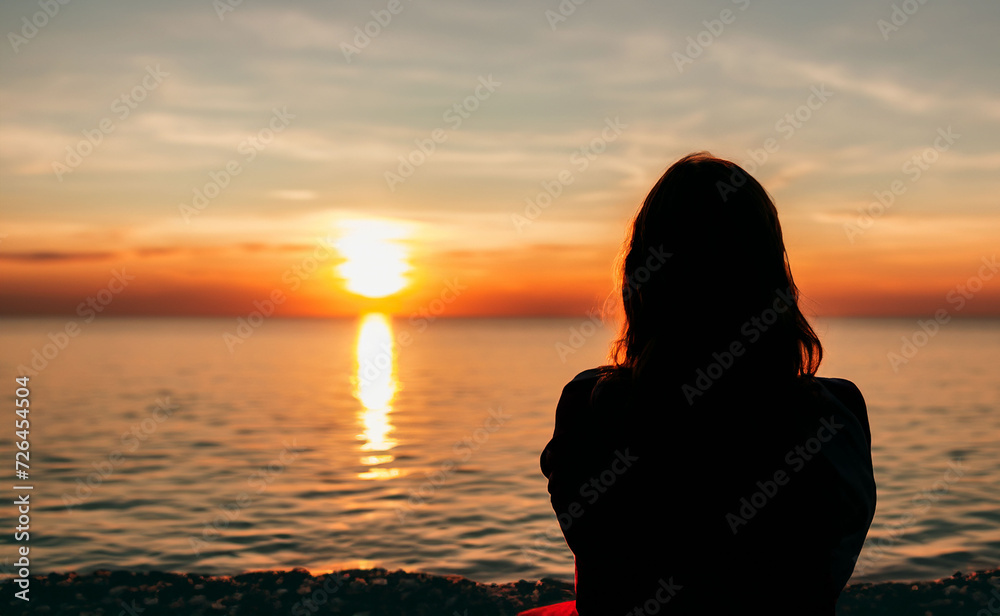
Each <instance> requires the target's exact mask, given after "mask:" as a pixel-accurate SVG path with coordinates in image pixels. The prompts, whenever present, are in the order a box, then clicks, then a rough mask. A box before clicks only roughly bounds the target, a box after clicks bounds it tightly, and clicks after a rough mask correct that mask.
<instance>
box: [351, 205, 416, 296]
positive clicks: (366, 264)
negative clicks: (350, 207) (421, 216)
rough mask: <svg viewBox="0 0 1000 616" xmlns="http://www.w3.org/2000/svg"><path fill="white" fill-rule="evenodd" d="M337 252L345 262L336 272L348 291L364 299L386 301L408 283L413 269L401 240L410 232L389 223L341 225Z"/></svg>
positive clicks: (362, 221) (383, 221) (373, 222)
mask: <svg viewBox="0 0 1000 616" xmlns="http://www.w3.org/2000/svg"><path fill="white" fill-rule="evenodd" d="M341 229H342V237H341V238H340V240H339V241H337V244H336V246H337V249H338V250H339V251H340V254H341V255H343V257H344V259H346V260H345V261H344V262H343V263H342V264H341V265H340V266H339V267H338V268H337V271H338V273H339V274H340V276H341V277H342V278H343V279H344V281H345V286H346V287H347V290H348V291H350V292H352V293H357V294H358V295H363V296H365V297H386V296H388V295H392V294H393V293H396V292H397V291H399V290H401V289H402V288H403V287H405V286H406V285H407V283H408V280H407V279H406V273H407V272H409V271H410V269H411V267H410V264H409V262H408V261H407V258H408V256H409V255H408V252H407V250H406V246H404V245H403V244H402V243H401V240H404V239H406V238H407V237H408V236H409V229H408V228H407V227H406V226H404V225H403V224H401V223H398V222H394V221H389V220H349V221H345V222H343V223H341Z"/></svg>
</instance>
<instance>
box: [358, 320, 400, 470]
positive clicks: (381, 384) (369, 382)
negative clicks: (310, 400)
mask: <svg viewBox="0 0 1000 616" xmlns="http://www.w3.org/2000/svg"><path fill="white" fill-rule="evenodd" d="M357 360H358V371H357V378H356V380H355V386H356V389H355V390H354V396H355V397H356V398H357V399H358V400H359V401H360V402H361V406H362V407H363V408H362V409H361V410H360V411H359V413H358V415H359V419H360V420H361V425H362V427H363V428H364V433H362V434H359V435H358V440H360V441H364V442H363V444H362V445H361V451H362V452H363V454H364V455H362V456H361V463H362V464H364V465H365V466H368V467H369V468H368V470H367V471H366V472H363V473H360V474H359V475H358V477H360V478H361V479H392V478H394V477H398V476H399V475H400V470H399V469H397V468H388V467H386V466H385V465H387V464H390V463H392V462H393V461H395V459H396V458H395V457H394V456H393V455H392V454H391V453H389V452H390V450H391V449H393V448H394V447H395V446H396V445H397V444H398V443H397V441H396V439H394V438H393V437H392V433H393V431H394V427H393V425H392V419H391V417H392V399H393V397H395V395H396V389H397V388H398V383H397V382H396V376H395V371H396V358H395V351H394V348H393V335H392V325H391V323H390V322H389V319H388V318H387V317H386V316H385V315H383V314H378V313H371V314H366V315H364V316H363V317H362V318H361V326H360V328H359V330H358V344H357Z"/></svg>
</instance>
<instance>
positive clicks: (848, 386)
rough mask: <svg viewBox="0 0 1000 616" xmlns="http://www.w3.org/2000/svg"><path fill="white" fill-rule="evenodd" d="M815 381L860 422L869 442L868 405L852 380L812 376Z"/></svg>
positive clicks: (826, 393)
mask: <svg viewBox="0 0 1000 616" xmlns="http://www.w3.org/2000/svg"><path fill="white" fill-rule="evenodd" d="M814 380H815V382H816V383H817V384H818V385H819V386H820V388H821V389H822V392H823V393H824V394H825V395H826V396H827V397H828V398H829V399H831V400H832V401H833V402H835V403H839V404H840V405H842V406H844V407H845V408H846V409H847V410H848V411H850V412H851V414H852V415H853V416H854V417H855V418H856V419H857V420H858V423H860V424H861V427H862V429H863V430H864V432H865V436H866V437H867V438H868V442H869V443H871V438H872V437H871V427H870V425H869V423H868V407H867V405H866V404H865V397H864V396H863V395H862V393H861V389H859V388H858V386H857V385H855V384H854V383H853V382H852V381H849V380H847V379H840V378H831V377H814Z"/></svg>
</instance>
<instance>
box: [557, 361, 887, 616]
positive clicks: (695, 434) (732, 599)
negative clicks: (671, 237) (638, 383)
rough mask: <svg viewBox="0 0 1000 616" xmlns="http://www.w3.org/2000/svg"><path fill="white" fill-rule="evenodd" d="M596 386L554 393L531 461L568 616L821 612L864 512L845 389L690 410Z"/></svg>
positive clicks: (863, 419)
mask: <svg viewBox="0 0 1000 616" xmlns="http://www.w3.org/2000/svg"><path fill="white" fill-rule="evenodd" d="M602 374H606V372H604V371H601V370H588V371H585V372H583V373H581V374H579V375H577V377H576V378H574V379H573V380H572V381H571V382H570V383H569V384H567V385H566V387H565V388H564V389H563V393H562V396H561V398H560V400H559V404H558V406H557V409H556V422H555V423H556V425H555V431H554V434H553V437H552V440H551V441H550V442H549V443H548V445H547V446H546V447H545V449H544V451H543V452H542V456H541V466H542V472H543V473H544V474H545V476H546V477H547V478H548V480H549V483H548V489H549V493H550V494H551V500H552V506H553V509H554V510H555V512H556V515H557V517H558V519H559V522H560V526H561V527H562V530H563V534H564V535H565V537H566V541H567V543H568V544H569V547H570V548H571V549H572V551H573V553H574V555H575V557H576V569H577V609H578V611H579V613H580V614H581V616H589V615H591V614H616V615H618V614H620V615H623V616H624V615H625V614H629V613H635V614H639V613H653V612H654V608H655V612H656V613H662V614H685V613H692V614H712V613H722V612H724V611H725V610H735V609H738V608H742V609H745V608H746V607H747V606H760V607H761V608H763V609H765V611H766V612H767V613H769V614H796V615H804V614H827V615H828V614H833V613H834V606H835V603H836V600H837V596H838V595H839V593H840V591H841V590H842V589H843V587H844V585H845V584H846V583H847V580H848V579H849V578H850V575H851V572H852V571H853V568H854V563H855V561H856V559H857V556H858V553H859V552H860V550H861V546H862V544H863V542H864V538H865V535H866V534H867V531H868V528H869V526H870V525H871V521H872V517H873V516H874V511H875V482H874V477H873V471H872V462H871V432H870V428H869V424H868V417H867V412H866V408H865V403H864V399H863V397H862V395H861V392H860V391H859V390H858V388H857V387H856V386H855V385H854V384H853V383H851V382H850V381H846V380H842V379H828V378H814V379H799V380H795V381H791V382H782V383H778V382H769V383H765V382H760V381H759V380H755V381H753V382H746V383H742V384H739V385H738V386H736V387H734V386H733V383H732V382H729V383H727V384H726V387H725V390H723V388H721V387H719V388H717V389H718V391H713V390H711V389H710V390H708V393H709V394H711V395H706V396H704V397H703V398H699V399H697V400H696V401H694V403H693V404H691V400H690V399H689V398H685V397H684V396H683V395H681V394H680V390H679V388H677V387H675V386H672V385H669V384H668V383H667V382H666V381H665V382H664V384H663V389H661V390H658V389H656V388H654V389H653V391H652V392H647V393H636V391H635V390H636V388H635V387H633V386H631V385H630V384H629V382H628V380H627V379H620V378H607V377H605V378H604V379H602V378H601V375H602ZM599 383H600V384H599ZM637 608H639V611H635V610H636V609H637ZM742 609H741V611H742ZM734 613H735V612H734Z"/></svg>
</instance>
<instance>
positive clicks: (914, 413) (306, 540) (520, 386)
mask: <svg viewBox="0 0 1000 616" xmlns="http://www.w3.org/2000/svg"><path fill="white" fill-rule="evenodd" d="M63 325H64V322H63V321H60V320H54V319H53V320H5V321H2V322H0V327H2V330H0V344H2V347H0V349H2V351H0V353H2V363H0V368H2V371H3V374H4V375H5V380H6V382H7V383H8V386H7V391H6V392H4V393H3V395H4V396H5V399H7V400H12V399H13V394H14V383H13V377H14V376H16V374H17V368H16V367H17V365H18V364H30V362H31V361H32V358H33V350H37V351H39V353H41V354H42V356H43V357H44V355H45V354H48V355H50V356H51V357H52V358H51V359H48V360H45V361H47V362H48V365H46V366H45V367H44V368H43V369H42V370H40V371H39V373H38V374H37V376H35V377H33V378H32V379H31V381H30V385H31V392H32V393H31V409H32V410H31V415H30V418H31V420H32V425H31V430H32V431H31V438H32V450H31V451H32V459H31V464H32V468H31V473H32V475H31V481H32V482H33V483H34V485H35V490H34V493H33V496H32V499H33V503H34V508H33V510H32V514H33V515H32V522H31V524H32V538H31V546H32V554H33V555H34V556H35V559H34V560H33V567H34V570H35V571H47V570H57V571H66V570H78V571H86V570H92V569H95V568H135V569H168V570H175V571H198V572H209V573H233V572H238V571H245V570H251V569H278V568H290V567H306V568H308V569H311V570H313V571H326V570H331V569H335V568H339V567H343V566H359V565H360V566H384V567H387V568H390V569H395V568H404V569H407V570H423V571H429V572H434V573H458V574H462V575H465V576H467V577H470V578H473V579H476V580H480V581H510V580H514V579H519V578H525V579H536V578H539V577H542V576H552V577H559V578H564V579H572V567H573V563H572V555H571V554H570V552H569V550H568V548H566V547H565V544H564V542H563V540H562V537H561V534H560V533H559V530H558V526H557V525H556V522H555V519H554V516H553V515H552V512H551V509H550V507H549V503H548V496H547V493H546V491H545V480H544V478H543V477H542V476H541V474H540V472H539V470H538V454H539V452H540V450H541V448H542V447H543V446H544V444H545V443H546V441H547V440H548V437H549V435H550V433H551V429H552V417H553V412H554V407H555V402H556V400H557V399H558V396H559V392H560V390H561V388H562V386H563V384H564V383H565V382H566V381H567V380H569V379H570V378H572V376H573V375H574V374H576V373H577V372H578V371H580V370H582V369H584V368H587V367H591V366H594V365H597V364H599V363H602V361H603V359H604V356H605V350H606V348H607V342H608V340H609V339H610V336H611V335H610V333H609V332H607V331H605V330H603V329H600V328H594V327H593V326H592V324H591V321H590V320H589V319H586V318H581V319H452V320H438V321H436V322H433V323H430V324H429V325H428V324H426V323H423V324H422V323H419V322H418V323H410V322H408V321H407V320H406V319H397V320H389V319H385V318H381V317H378V316H373V317H368V318H366V319H359V320H333V321H320V320H271V321H268V322H266V323H264V324H263V325H262V326H260V327H259V328H257V329H255V330H253V333H252V335H251V336H250V337H248V338H247V339H246V340H245V341H242V342H240V343H235V342H233V341H232V339H230V341H229V342H230V346H231V347H232V352H230V348H228V347H227V344H226V341H225V340H224V338H223V334H224V333H226V332H229V333H233V332H234V331H235V326H236V322H235V320H232V319H201V320H198V319H128V320H125V319H120V320H112V319H106V320H103V321H101V320H97V321H95V322H94V323H91V324H86V325H84V326H83V332H82V333H81V334H80V335H79V336H78V337H76V338H73V339H71V340H70V341H69V344H68V345H67V346H66V348H65V349H62V350H59V351H58V353H54V351H55V350H57V349H56V347H55V346H50V347H48V348H46V345H47V344H48V343H49V342H50V338H49V337H48V335H49V333H54V332H57V331H60V330H62V328H63ZM421 325H427V326H426V327H423V328H422V327H421ZM819 326H820V327H819V329H820V331H821V334H822V335H823V337H824V342H825V345H826V350H827V358H826V360H825V363H824V369H823V370H822V371H821V373H822V374H824V375H828V376H842V377H845V378H850V379H852V380H854V381H855V382H856V383H857V384H858V385H859V386H860V388H861V390H862V392H863V393H864V394H865V396H866V398H867V401H868V405H869V412H870V415H871V424H872V431H873V433H874V437H875V446H874V458H875V466H876V473H877V477H876V479H877V481H878V485H879V505H878V512H877V515H876V518H875V523H874V525H873V528H872V532H871V533H870V535H869V545H868V546H867V547H866V549H865V551H864V552H863V553H862V557H861V560H860V561H859V566H858V570H857V571H856V573H855V578H854V580H855V581H858V580H889V579H901V580H912V579H918V578H919V579H925V578H934V577H941V576H946V575H950V574H951V573H953V572H954V571H955V570H968V569H974V568H980V569H981V568H986V567H996V566H998V565H1000V496H998V494H1000V489H998V488H1000V410H998V409H1000V383H998V380H997V366H998V365H1000V322H998V321H989V320H974V321H973V320H969V321H952V322H951V323H948V324H947V325H945V326H944V327H943V328H942V330H941V331H940V332H939V333H938V334H937V335H936V336H934V337H933V338H931V339H930V340H929V341H928V343H927V344H926V345H925V346H923V347H921V348H920V349H919V350H918V352H917V353H916V354H915V355H914V356H913V357H912V358H911V359H910V360H909V362H908V363H906V364H903V365H900V366H898V371H894V370H893V368H892V367H891V366H890V362H889V360H888V359H887V357H886V355H887V353H888V352H890V351H896V352H899V350H900V345H901V343H902V342H901V336H911V335H912V334H913V332H914V330H915V327H916V321H915V320H909V319H902V320H851V319H837V320H826V321H820V322H819ZM563 360H565V361H563ZM36 362H37V363H36V367H38V366H41V363H40V362H41V360H36ZM8 408H10V407H8ZM8 412H9V413H10V414H11V419H13V411H12V410H9V411H8ZM11 432H12V430H6V431H3V432H2V433H0V444H2V451H3V452H5V453H4V454H3V455H4V457H9V458H11V460H12V459H13V453H12V447H11V440H10V439H11V436H12V434H11ZM12 463H13V462H12V461H11V464H12ZM949 469H951V471H950V472H949ZM13 513H14V508H13V507H12V506H9V505H8V506H6V507H3V508H0V524H2V525H3V527H4V528H12V527H13V526H14V525H15V523H14V517H13ZM11 540H12V536H11V533H8V532H4V533H3V534H2V535H0V550H2V551H0V559H2V558H4V557H7V558H8V559H9V560H8V561H7V562H10V561H12V560H13V557H14V553H13V550H14V546H13V545H12V544H11ZM721 566H725V563H720V567H721ZM4 572H5V573H6V572H9V569H8V568H5V569H4Z"/></svg>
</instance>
